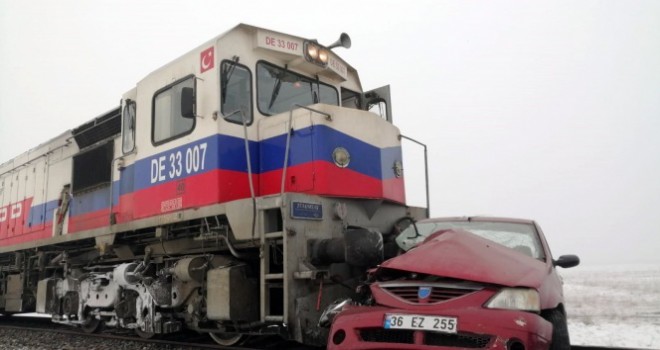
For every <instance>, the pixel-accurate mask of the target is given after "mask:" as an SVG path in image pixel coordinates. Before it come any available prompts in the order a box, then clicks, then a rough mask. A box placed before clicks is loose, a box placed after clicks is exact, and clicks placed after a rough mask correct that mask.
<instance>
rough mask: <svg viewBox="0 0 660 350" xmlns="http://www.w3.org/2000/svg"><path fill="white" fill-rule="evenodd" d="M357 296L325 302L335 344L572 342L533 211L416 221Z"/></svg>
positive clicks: (518, 349) (529, 345)
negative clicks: (529, 215)
mask: <svg viewBox="0 0 660 350" xmlns="http://www.w3.org/2000/svg"><path fill="white" fill-rule="evenodd" d="M396 243H397V245H398V246H399V248H400V250H401V253H400V254H399V255H398V256H396V257H394V258H391V259H389V260H387V261H385V262H383V263H382V264H381V265H380V266H378V267H377V268H375V269H373V270H371V271H369V274H368V279H367V283H366V284H364V285H362V286H361V287H359V288H358V294H359V295H360V297H359V298H357V300H345V301H343V302H341V303H338V304H337V305H336V306H335V307H334V308H331V309H329V310H327V311H326V316H327V317H328V319H331V320H332V328H331V330H330V335H329V339H328V349H459V348H460V349H510V350H524V349H531V350H542V349H552V350H556V349H570V342H569V336H568V329H567V327H566V312H565V310H564V297H563V292H562V281H561V279H560V277H559V276H558V275H557V272H556V270H555V267H556V266H561V267H564V268H568V267H573V266H576V265H578V264H579V262H580V260H579V258H578V257H577V256H575V255H564V256H561V257H559V259H557V260H553V259H552V255H551V253H550V249H549V248H548V245H547V242H546V240H545V238H544V236H543V233H542V231H541V228H540V227H539V226H538V225H537V224H536V222H534V221H531V220H519V219H503V218H484V217H467V218H465V217H463V218H440V219H428V220H423V221H418V222H414V223H412V224H411V225H409V226H408V227H407V228H406V229H405V230H403V231H402V232H401V233H400V234H399V235H398V236H397V238H396Z"/></svg>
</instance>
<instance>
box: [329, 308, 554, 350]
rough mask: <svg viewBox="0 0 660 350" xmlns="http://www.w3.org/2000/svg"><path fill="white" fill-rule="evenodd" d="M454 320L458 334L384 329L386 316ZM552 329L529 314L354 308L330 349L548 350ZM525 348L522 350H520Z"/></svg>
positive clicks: (335, 328) (340, 321)
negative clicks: (430, 317) (431, 317)
mask: <svg viewBox="0 0 660 350" xmlns="http://www.w3.org/2000/svg"><path fill="white" fill-rule="evenodd" d="M392 313H394V314H414V315H428V316H450V317H456V318H457V319H458V333H456V334H448V333H439V332H433V331H420V330H401V329H386V328H384V322H385V315H386V314H392ZM551 338H552V325H551V324H550V323H549V322H548V321H546V320H544V319H543V318H541V317H540V316H539V315H537V314H534V313H529V312H521V311H509V310H492V309H484V308H481V307H472V308H460V309H452V308H440V307H439V308H435V307H434V308H430V309H428V310H424V311H421V310H415V311H411V310H407V309H395V308H391V307H384V306H353V307H350V308H348V309H345V310H344V311H342V312H341V313H340V314H339V315H337V317H336V318H335V320H334V321H333V324H332V329H331V331H330V336H329V339H328V349H434V350H438V349H457V348H460V349H465V348H473V349H502V350H504V349H515V350H523V349H524V350H528V349H532V350H544V349H548V348H549V345H550V339H551ZM521 345H522V346H521Z"/></svg>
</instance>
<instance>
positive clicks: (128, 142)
mask: <svg viewBox="0 0 660 350" xmlns="http://www.w3.org/2000/svg"><path fill="white" fill-rule="evenodd" d="M121 129H122V139H121V140H122V146H121V150H122V152H124V154H127V153H131V152H133V150H134V149H135V101H131V100H126V104H125V105H124V113H123V114H122V122H121Z"/></svg>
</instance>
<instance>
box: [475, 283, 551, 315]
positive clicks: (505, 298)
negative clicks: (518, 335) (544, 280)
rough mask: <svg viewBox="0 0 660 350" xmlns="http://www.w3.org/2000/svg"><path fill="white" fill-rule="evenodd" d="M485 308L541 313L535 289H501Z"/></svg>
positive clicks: (539, 299) (539, 300)
mask: <svg viewBox="0 0 660 350" xmlns="http://www.w3.org/2000/svg"><path fill="white" fill-rule="evenodd" d="M485 306H486V307H487V308H489V309H505V310H521V311H533V312H541V298H540V297H539V292H537V291H536V290H535V289H530V288H502V289H501V290H500V291H499V292H498V293H497V294H495V296H493V297H492V298H490V300H489V301H488V302H487V303H486V305H485Z"/></svg>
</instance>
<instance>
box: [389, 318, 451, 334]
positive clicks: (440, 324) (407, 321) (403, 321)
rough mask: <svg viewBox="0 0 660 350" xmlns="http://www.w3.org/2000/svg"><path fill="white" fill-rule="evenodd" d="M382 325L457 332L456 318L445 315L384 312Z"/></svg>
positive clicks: (395, 327)
mask: <svg viewBox="0 0 660 350" xmlns="http://www.w3.org/2000/svg"><path fill="white" fill-rule="evenodd" d="M383 327H384V328H386V329H412V330H425V331H435V332H443V333H456V332H458V319H457V318H456V317H445V316H429V315H403V314H386V315H385V324H384V325H383Z"/></svg>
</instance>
